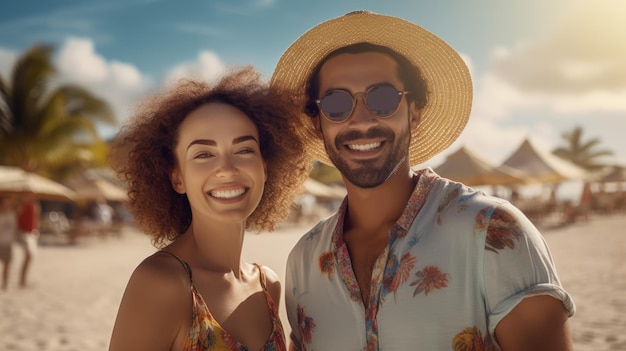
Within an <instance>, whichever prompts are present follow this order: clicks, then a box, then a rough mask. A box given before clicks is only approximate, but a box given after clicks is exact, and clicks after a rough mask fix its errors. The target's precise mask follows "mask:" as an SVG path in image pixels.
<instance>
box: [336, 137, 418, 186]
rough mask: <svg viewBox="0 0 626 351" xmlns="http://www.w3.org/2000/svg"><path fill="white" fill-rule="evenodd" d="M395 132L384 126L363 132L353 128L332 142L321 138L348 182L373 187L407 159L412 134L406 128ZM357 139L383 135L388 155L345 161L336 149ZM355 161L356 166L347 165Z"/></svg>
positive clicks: (387, 177)
mask: <svg viewBox="0 0 626 351" xmlns="http://www.w3.org/2000/svg"><path fill="white" fill-rule="evenodd" d="M397 135H398V136H399V139H398V140H396V136H397ZM397 135H396V134H394V133H393V132H392V131H391V130H389V129H383V128H371V129H369V130H367V132H366V133H361V132H359V131H356V130H352V131H349V132H346V133H343V134H339V135H337V137H336V138H335V143H334V145H332V143H331V142H330V141H328V140H326V139H324V147H325V148H326V153H327V154H328V157H329V158H330V160H331V161H332V162H333V164H334V165H335V167H337V169H338V170H339V171H340V172H341V174H342V175H343V176H344V177H345V178H346V179H347V180H348V181H349V182H350V183H352V184H354V185H356V186H358V187H359V188H375V187H377V186H379V185H381V184H383V183H384V182H385V181H387V179H389V178H390V177H391V176H392V175H393V174H394V173H395V172H396V171H397V170H398V168H399V167H400V165H401V163H403V162H404V161H405V160H406V158H407V155H408V152H409V142H410V140H411V134H410V133H409V132H408V130H406V129H405V130H402V131H400V133H399V134H397ZM359 138H364V139H371V138H384V140H385V143H387V144H389V145H391V150H390V151H389V153H388V157H387V158H381V157H378V158H373V159H368V160H346V159H345V158H343V157H342V156H340V154H339V152H338V150H340V149H342V148H344V146H343V145H344V144H346V143H348V142H349V141H351V140H356V139H359ZM355 163H356V164H358V166H356V167H351V166H350V164H355Z"/></svg>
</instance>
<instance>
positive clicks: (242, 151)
mask: <svg viewBox="0 0 626 351" xmlns="http://www.w3.org/2000/svg"><path fill="white" fill-rule="evenodd" d="M237 153H238V154H253V153H254V150H253V149H250V148H245V149H241V150H239V151H237Z"/></svg>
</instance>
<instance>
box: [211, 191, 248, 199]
mask: <svg viewBox="0 0 626 351" xmlns="http://www.w3.org/2000/svg"><path fill="white" fill-rule="evenodd" d="M244 192H245V190H244V189H243V188H241V189H232V190H216V191H212V192H211V196H213V197H218V198H220V199H232V198H234V197H237V196H239V195H241V194H243V193H244Z"/></svg>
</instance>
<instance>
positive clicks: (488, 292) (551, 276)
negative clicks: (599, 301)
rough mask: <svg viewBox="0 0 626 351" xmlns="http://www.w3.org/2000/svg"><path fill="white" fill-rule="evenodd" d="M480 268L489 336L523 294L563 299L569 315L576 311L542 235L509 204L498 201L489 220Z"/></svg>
mask: <svg viewBox="0 0 626 351" xmlns="http://www.w3.org/2000/svg"><path fill="white" fill-rule="evenodd" d="M483 269H484V282H485V287H484V288H485V296H486V300H487V301H486V304H487V309H488V311H487V313H488V315H489V321H488V322H489V332H490V334H491V335H493V334H494V332H495V328H496V326H497V324H498V323H499V322H500V321H501V320H502V319H503V318H504V317H505V316H506V315H507V314H508V313H509V312H510V311H511V310H512V309H513V308H515V306H517V304H518V303H520V302H521V301H522V300H523V299H524V298H526V297H530V296H536V295H549V296H552V297H554V298H556V299H558V300H560V301H561V302H563V306H564V307H565V309H566V310H567V313H568V315H569V316H570V317H571V316H572V315H574V313H575V310H576V307H575V305H574V301H573V300H572V298H571V296H570V295H569V294H568V293H567V292H566V291H565V290H564V289H563V287H562V285H561V282H560V281H559V278H558V275H557V272H556V267H555V265H554V262H553V260H552V256H551V254H550V250H549V248H548V245H547V244H546V242H545V240H544V238H543V236H542V235H541V233H540V232H539V231H538V230H537V228H536V227H535V226H534V225H533V224H532V223H531V222H530V220H528V218H526V216H524V214H523V213H522V212H521V211H520V210H519V209H517V208H515V207H514V206H513V205H511V204H510V203H502V204H499V205H498V206H497V207H496V208H495V209H494V211H493V213H492V216H491V218H490V220H489V225H488V228H487V237H486V241H485V256H484V268H483Z"/></svg>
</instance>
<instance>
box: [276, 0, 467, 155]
mask: <svg viewBox="0 0 626 351" xmlns="http://www.w3.org/2000/svg"><path fill="white" fill-rule="evenodd" d="M362 42H367V43H372V44H376V45H381V46H386V47H389V48H390V49H392V50H394V51H396V52H397V53H399V54H401V55H403V56H405V57H406V58H407V59H408V60H409V61H410V62H412V63H413V64H414V65H415V66H416V67H418V68H419V69H420V71H421V73H422V76H423V77H424V79H425V80H426V84H427V86H428V90H429V94H428V102H427V104H426V106H425V107H424V108H423V110H422V113H421V119H420V122H419V124H418V126H417V127H416V128H415V129H414V130H413V131H412V138H411V144H410V146H409V156H410V163H411V165H412V166H415V165H418V164H420V163H423V162H425V161H427V160H429V159H430V158H432V157H433V156H435V155H437V154H438V153H440V152H441V151H443V150H445V149H446V148H448V147H449V146H450V145H451V144H452V143H453V142H454V141H455V140H456V139H457V138H458V137H459V135H461V132H462V131H463V129H464V128H465V125H466V124H467V121H468V119H469V115H470V111H471V106H472V80H471V76H470V73H469V70H468V68H467V66H466V64H465V62H464V61H463V59H462V58H461V56H460V55H459V54H458V53H457V52H456V50H454V49H453V48H452V47H451V46H450V45H448V43H446V42H445V41H444V40H442V39H441V38H439V37H437V36H436V35H434V34H433V33H431V32H429V31H427V30H426V29H424V28H422V27H420V26H418V25H416V24H414V23H411V22H409V21H406V20H404V19H401V18H398V17H393V16H387V15H380V14H376V13H372V12H365V11H358V12H353V13H349V14H347V15H344V16H342V17H338V18H335V19H332V20H329V21H326V22H323V23H321V24H319V25H317V26H315V27H313V28H312V29H310V30H309V31H308V32H306V33H304V34H303V35H302V36H301V37H300V38H298V39H297V40H296V41H295V42H294V43H293V44H292V45H291V46H290V47H289V48H288V49H287V50H286V51H285V52H284V53H283V55H282V56H281V58H280V60H279V61H278V64H277V65H276V69H275V70H274V74H273V76H272V79H271V85H272V86H277V87H279V88H281V89H286V90H288V91H290V92H292V93H293V94H294V95H295V96H296V97H298V98H299V100H298V101H299V103H301V104H302V109H301V110H302V111H303V112H302V113H301V115H300V116H299V118H302V119H304V120H305V124H306V125H307V126H308V128H310V129H311V130H310V131H308V132H307V133H304V137H305V138H306V139H307V143H308V144H309V146H310V148H311V150H310V152H311V154H312V155H313V157H315V158H316V159H318V160H320V161H322V162H325V163H327V164H332V163H331V162H330V160H329V159H328V156H327V154H326V151H325V149H324V145H323V143H322V141H321V140H320V139H319V138H316V137H314V135H315V133H314V129H313V128H314V126H313V123H312V121H311V118H309V117H308V116H307V115H306V114H305V113H304V105H303V104H304V96H305V89H306V85H307V81H308V80H309V78H310V76H311V74H312V72H313V70H314V69H315V68H316V67H317V65H318V64H319V62H320V61H321V60H323V59H324V58H325V57H326V56H327V55H328V54H330V53H331V52H333V51H335V50H337V49H339V48H341V47H344V46H347V45H351V44H357V43H362ZM300 98H301V99H300Z"/></svg>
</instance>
